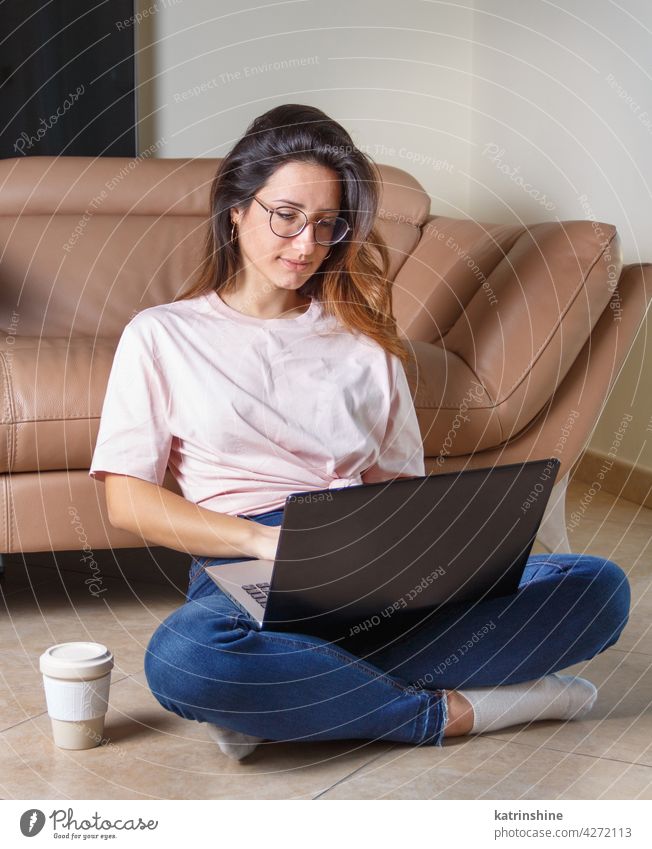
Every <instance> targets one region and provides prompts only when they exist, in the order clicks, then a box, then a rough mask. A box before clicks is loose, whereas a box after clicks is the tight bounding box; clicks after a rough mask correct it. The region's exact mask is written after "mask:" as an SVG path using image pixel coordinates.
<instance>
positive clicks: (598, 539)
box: [568, 519, 652, 578]
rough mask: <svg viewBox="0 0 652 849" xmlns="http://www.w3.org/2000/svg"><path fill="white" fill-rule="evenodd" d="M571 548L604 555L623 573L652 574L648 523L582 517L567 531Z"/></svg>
mask: <svg viewBox="0 0 652 849" xmlns="http://www.w3.org/2000/svg"><path fill="white" fill-rule="evenodd" d="M568 540H569V543H570V547H571V551H576V552H583V553H586V554H595V555H598V556H600V557H607V558H608V559H609V560H613V561H614V562H615V563H618V565H619V566H621V567H622V568H623V569H625V571H626V572H628V573H629V572H630V571H631V572H633V573H634V574H637V575H645V576H646V577H648V578H650V577H652V530H651V529H650V528H649V527H648V526H647V525H641V524H638V525H637V524H630V525H628V524H626V523H625V524H621V523H619V522H593V521H591V520H589V519H582V521H581V522H580V524H579V525H578V526H577V527H576V528H571V529H569V531H568Z"/></svg>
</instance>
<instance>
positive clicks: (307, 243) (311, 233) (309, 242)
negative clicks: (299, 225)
mask: <svg viewBox="0 0 652 849" xmlns="http://www.w3.org/2000/svg"><path fill="white" fill-rule="evenodd" d="M292 241H293V243H294V245H295V247H296V248H297V250H300V251H301V253H304V254H308V255H310V254H311V253H312V252H313V251H314V250H315V246H316V245H317V244H318V242H316V241H315V225H314V224H310V223H309V224H306V226H305V227H304V229H303V230H302V232H301V233H298V234H297V235H296V236H294V237H293V239H292Z"/></svg>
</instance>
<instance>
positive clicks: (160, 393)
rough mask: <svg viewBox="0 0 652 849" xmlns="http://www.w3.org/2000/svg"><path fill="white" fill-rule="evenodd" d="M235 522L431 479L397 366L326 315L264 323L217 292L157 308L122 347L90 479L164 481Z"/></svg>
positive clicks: (315, 305)
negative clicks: (411, 479) (309, 496)
mask: <svg viewBox="0 0 652 849" xmlns="http://www.w3.org/2000/svg"><path fill="white" fill-rule="evenodd" d="M166 466H169V468H170V471H171V473H172V475H173V476H174V478H175V479H176V481H177V482H178V484H179V487H180V489H181V492H182V493H183V495H184V497H185V498H187V499H188V500H189V501H192V502H193V503H195V504H199V505H201V506H202V507H206V508H208V509H209V510H217V511H219V512H221V513H228V514H230V515H237V514H239V513H249V514H255V513H263V512H267V511H268V510H273V509H277V508H279V507H283V506H284V505H285V499H286V498H287V496H288V495H290V494H291V493H293V492H301V491H305V490H315V489H328V488H332V487H339V486H353V485H356V484H361V483H377V482H379V481H384V480H388V479H391V478H393V477H396V476H397V475H407V476H410V475H425V467H424V460H423V444H422V439H421V433H420V430H419V425H418V422H417V416H416V412H415V409H414V405H413V403H412V398H411V396H410V390H409V387H408V382H407V378H406V376H405V371H404V369H403V366H402V364H401V361H400V360H399V358H398V357H397V356H396V355H394V354H388V353H386V352H385V351H384V349H383V348H382V347H381V346H380V345H378V343H376V342H375V341H374V340H372V339H369V337H367V336H364V335H363V334H360V333H351V332H350V331H349V330H347V329H346V328H344V327H343V326H342V325H341V324H339V322H337V320H336V319H334V318H331V317H328V316H325V315H324V314H323V311H322V306H321V303H320V301H319V300H318V299H316V298H313V300H312V303H311V304H310V306H309V308H308V310H307V311H305V312H303V313H302V314H301V315H299V316H298V317H295V318H291V317H288V318H273V319H263V318H256V317H255V316H250V315H245V314H243V313H240V312H238V311H237V310H235V309H233V308H232V307H230V306H228V304H226V303H225V302H224V301H223V300H222V299H221V298H220V297H219V295H218V294H217V293H216V292H211V293H209V294H208V295H200V296H199V297H196V298H193V299H190V300H182V301H176V302H173V303H170V304H160V305H158V306H154V307H148V308H146V309H144V310H142V311H141V312H140V313H138V314H137V315H136V316H134V318H132V319H131V321H130V322H129V323H128V324H127V325H126V327H125V328H124V331H123V333H122V336H121V337H120V341H119V343H118V347H117V349H116V353H115V358H114V361H113V366H112V368H111V373H110V376H109V381H108V385H107V390H106V396H105V398H104V404H103V407H102V417H101V420H100V427H99V433H98V436H97V443H96V446H95V451H94V454H93V459H92V461H91V468H90V471H89V475H90V476H91V477H95V478H97V479H98V480H100V481H102V480H104V472H117V473H120V474H126V475H132V476H134V477H137V478H142V479H143V480H146V481H150V482H152V483H156V484H158V485H159V486H160V485H161V484H162V483H163V477H164V475H165V470H166Z"/></svg>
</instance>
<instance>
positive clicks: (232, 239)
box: [231, 221, 235, 242]
mask: <svg viewBox="0 0 652 849" xmlns="http://www.w3.org/2000/svg"><path fill="white" fill-rule="evenodd" d="M234 239H235V221H234V222H233V226H232V227H231V241H232V242H233V241H234Z"/></svg>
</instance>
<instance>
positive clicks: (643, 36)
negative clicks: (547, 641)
mask: <svg viewBox="0 0 652 849" xmlns="http://www.w3.org/2000/svg"><path fill="white" fill-rule="evenodd" d="M139 2H140V12H141V13H143V14H144V13H145V11H146V10H147V13H146V14H144V16H143V17H142V18H141V19H140V22H139V23H138V24H137V25H136V39H137V45H138V48H139V49H138V71H137V73H138V79H139V82H140V85H139V108H140V117H141V121H140V150H141V152H142V151H145V150H146V149H147V148H148V147H151V149H152V150H153V151H155V155H158V156H165V157H174V156H223V155H224V154H225V153H226V152H227V151H228V150H229V149H230V147H231V146H232V145H233V143H234V142H235V141H236V140H237V139H238V138H239V137H240V136H241V135H242V133H243V132H244V130H245V128H246V126H247V124H248V123H249V121H251V120H252V118H254V117H255V116H256V115H259V114H261V113H262V112H264V111H266V110H267V109H270V108H271V107H273V106H275V105H277V104H279V103H290V102H295V103H310V104H313V105H315V106H318V107H320V108H321V109H323V110H324V111H325V112H326V113H327V114H329V115H331V116H332V117H333V118H335V119H336V120H338V121H340V122H341V123H342V124H344V126H345V127H346V128H347V129H348V130H349V132H350V133H351V135H352V137H353V140H354V142H355V143H356V144H358V145H359V146H360V147H362V148H363V149H365V150H367V151H368V152H369V153H370V154H371V155H372V156H373V158H374V159H375V160H376V161H378V162H384V163H389V164H392V165H396V166H398V167H401V168H404V169H405V170H407V171H410V172H411V173H412V174H414V176H415V177H416V178H417V179H418V180H420V182H421V183H422V185H423V186H424V187H425V188H426V190H427V191H428V192H429V193H430V195H431V198H432V211H433V212H436V213H438V214H441V215H453V216H460V217H463V216H466V215H468V216H471V217H473V218H477V219H480V220H484V221H515V220H519V221H523V222H526V223H532V222H534V221H541V220H555V219H556V218H559V219H562V220H564V219H577V218H591V217H594V218H595V219H597V220H599V221H606V222H610V223H614V224H616V225H617V227H618V230H619V232H620V235H621V239H622V243H623V248H624V254H625V261H626V262H635V261H640V260H652V233H651V232H650V228H649V221H650V217H651V213H652V200H651V197H650V187H651V186H652V158H651V157H650V156H649V155H646V154H647V151H648V150H649V149H650V147H651V146H652V85H651V79H652V62H651V60H650V56H651V55H652V4H648V2H647V0H623V2H622V4H621V5H620V6H616V5H615V4H614V3H612V2H608V0H595V2H589V1H588V0H564V2H562V3H557V4H553V3H551V2H547V0H527V2H524V0H520V2H519V0H476V2H475V4H473V3H472V0H463V2H461V3H449V2H438V0H432V2H428V0H424V1H423V2H422V0H405V2H401V3H398V2H396V0H392V2H388V0H377V2H374V1H373V0H331V2H329V3H324V2H323V0H287V2H271V3H264V4H261V5H260V6H259V7H252V8H251V10H247V9H243V8H241V7H240V6H239V5H238V4H237V3H236V2H235V0H228V1H227V0H219V2H210V0H156V2H153V3H151V4H150V3H148V2H146V0H139ZM274 63H278V64H277V65H275V64H274ZM521 177H522V182H524V183H527V186H528V191H525V189H524V188H523V187H522V185H519V179H520V178H521ZM646 329H647V325H645V326H644V328H643V332H642V333H641V336H640V339H639V340H638V342H637V345H636V346H635V348H634V349H633V351H632V353H631V355H630V357H629V359H628V362H627V363H626V366H625V368H624V369H623V372H622V374H621V376H620V378H619V380H618V381H617V383H616V386H615V388H614V391H613V393H612V397H611V398H610V399H609V402H608V404H607V406H606V408H605V410H604V413H603V415H602V417H601V419H600V422H599V423H598V426H597V428H596V431H595V433H594V435H593V438H592V441H591V447H593V448H596V449H598V450H603V451H608V450H609V447H610V445H611V443H612V439H613V436H612V432H613V430H615V429H617V428H618V427H619V425H620V422H621V421H622V418H623V413H624V412H627V413H630V414H632V415H633V416H634V417H633V419H632V421H631V423H630V425H629V428H628V430H627V433H626V436H625V438H624V439H623V440H622V442H621V445H620V448H619V456H620V457H621V458H623V459H627V460H630V461H632V462H634V461H637V462H638V464H639V465H644V466H646V467H647V468H649V469H652V439H649V440H648V437H651V436H652V434H651V433H649V432H648V431H647V428H648V426H650V421H651V419H652V392H650V391H649V390H648V388H647V387H648V385H649V384H650V382H651V380H652V353H651V352H650V350H649V348H650V346H649V344H647V342H646V340H645V336H646Z"/></svg>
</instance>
